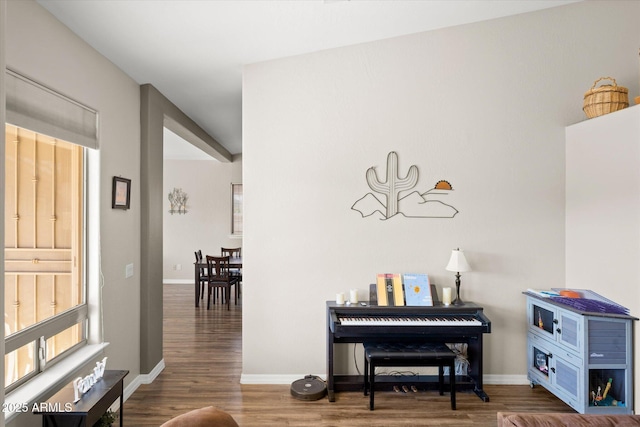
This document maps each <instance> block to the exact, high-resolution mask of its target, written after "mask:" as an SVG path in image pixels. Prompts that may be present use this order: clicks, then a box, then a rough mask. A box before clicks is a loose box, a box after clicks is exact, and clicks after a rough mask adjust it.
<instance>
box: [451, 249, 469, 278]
mask: <svg viewBox="0 0 640 427" xmlns="http://www.w3.org/2000/svg"><path fill="white" fill-rule="evenodd" d="M446 269H447V271H455V272H458V273H459V272H461V271H462V272H464V271H471V266H469V263H468V262H467V259H466V258H465V257H464V253H463V252H462V251H461V250H460V249H454V250H453V251H451V258H449V264H447V267H446Z"/></svg>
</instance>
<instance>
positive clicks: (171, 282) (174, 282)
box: [162, 279, 193, 285]
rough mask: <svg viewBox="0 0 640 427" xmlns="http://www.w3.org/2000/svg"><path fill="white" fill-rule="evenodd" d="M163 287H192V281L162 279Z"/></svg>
mask: <svg viewBox="0 0 640 427" xmlns="http://www.w3.org/2000/svg"><path fill="white" fill-rule="evenodd" d="M162 284H163V285H193V279H162Z"/></svg>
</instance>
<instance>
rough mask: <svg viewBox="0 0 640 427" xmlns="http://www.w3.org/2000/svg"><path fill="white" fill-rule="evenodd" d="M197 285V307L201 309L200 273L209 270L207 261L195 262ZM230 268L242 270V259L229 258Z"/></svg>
mask: <svg viewBox="0 0 640 427" xmlns="http://www.w3.org/2000/svg"><path fill="white" fill-rule="evenodd" d="M193 265H194V270H195V285H196V307H200V271H202V270H203V269H206V268H207V261H206V259H205V260H202V262H194V263H193ZM229 268H242V257H229Z"/></svg>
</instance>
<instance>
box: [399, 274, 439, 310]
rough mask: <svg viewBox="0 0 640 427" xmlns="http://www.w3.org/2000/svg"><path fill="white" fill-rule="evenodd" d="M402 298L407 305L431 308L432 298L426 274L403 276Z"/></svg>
mask: <svg viewBox="0 0 640 427" xmlns="http://www.w3.org/2000/svg"><path fill="white" fill-rule="evenodd" d="M402 283H403V285H404V297H405V300H406V302H407V305H421V306H433V296H432V295H431V286H430V285H429V276H428V275H426V274H403V275H402Z"/></svg>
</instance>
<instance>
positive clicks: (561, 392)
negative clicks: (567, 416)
mask: <svg viewBox="0 0 640 427" xmlns="http://www.w3.org/2000/svg"><path fill="white" fill-rule="evenodd" d="M562 356H566V354H565V355H560V353H558V354H555V355H554V356H553V359H552V360H553V361H552V363H551V368H550V369H551V371H552V376H553V382H554V386H555V390H556V391H555V394H556V396H558V397H559V398H560V399H562V400H564V402H565V403H566V404H568V405H569V406H571V407H572V408H573V409H575V410H577V411H579V412H581V411H582V410H583V409H582V406H583V402H584V396H583V386H582V382H583V381H582V377H583V375H582V361H578V360H577V359H576V360H571V359H572V358H571V357H568V358H565V357H562ZM576 362H577V363H576Z"/></svg>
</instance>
